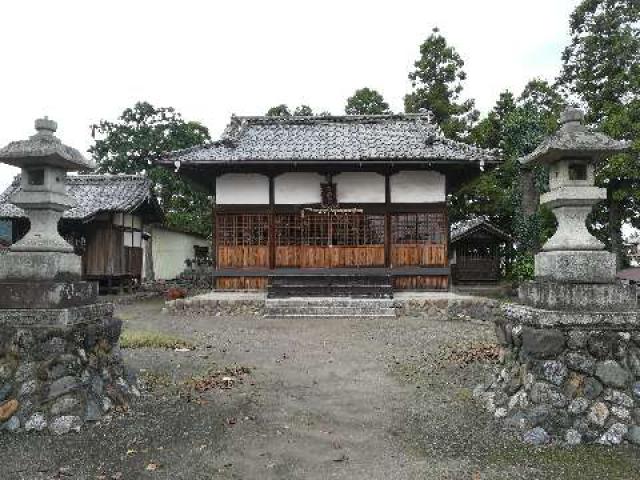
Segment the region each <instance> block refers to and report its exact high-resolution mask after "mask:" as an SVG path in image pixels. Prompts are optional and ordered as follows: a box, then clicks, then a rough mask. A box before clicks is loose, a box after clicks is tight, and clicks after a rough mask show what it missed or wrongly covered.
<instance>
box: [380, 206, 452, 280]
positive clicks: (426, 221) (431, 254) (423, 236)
mask: <svg viewBox="0 0 640 480" xmlns="http://www.w3.org/2000/svg"><path fill="white" fill-rule="evenodd" d="M390 220H391V262H390V263H391V267H392V268H394V267H446V266H447V265H448V254H447V239H448V235H447V229H448V225H447V218H446V214H445V212H428V213H394V214H392V215H391V216H390ZM394 285H395V286H396V287H397V288H410V289H435V290H443V289H446V288H447V287H448V275H435V276H405V277H397V278H395V279H394Z"/></svg>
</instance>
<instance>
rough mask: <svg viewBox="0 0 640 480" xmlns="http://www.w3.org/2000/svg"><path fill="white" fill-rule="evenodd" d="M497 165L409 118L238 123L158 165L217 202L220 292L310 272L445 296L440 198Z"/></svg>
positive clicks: (421, 119) (423, 119)
mask: <svg viewBox="0 0 640 480" xmlns="http://www.w3.org/2000/svg"><path fill="white" fill-rule="evenodd" d="M497 161H498V159H497V158H496V156H495V154H494V152H492V151H487V150H483V149H480V148H477V147H473V146H470V145H467V144H464V143H459V142H455V141H452V140H448V139H446V138H444V137H443V136H442V134H441V133H440V131H439V130H438V129H437V128H436V127H435V126H434V125H432V124H431V123H430V121H429V117H428V116H426V115H409V114H405V115H375V116H326V117H235V116H234V117H232V119H231V123H230V124H229V126H228V127H227V128H226V130H225V132H224V134H223V137H222V139H221V140H219V141H216V142H213V143H211V144H207V145H203V146H200V147H195V148H190V149H187V150H182V151H177V152H172V153H170V154H168V155H167V156H165V157H164V158H162V159H161V160H160V161H159V162H158V163H160V164H161V165H165V166H167V167H169V168H174V169H176V171H177V172H178V173H179V174H180V175H182V176H184V177H186V178H188V179H190V180H192V181H194V182H195V183H197V184H199V185H201V186H202V187H204V188H206V189H207V190H208V191H209V192H210V194H211V196H212V199H213V222H214V229H213V231H214V235H213V252H215V259H214V263H215V276H216V286H217V287H218V288H225V289H246V288H265V287H266V286H267V283H268V279H269V278H270V277H273V276H276V275H297V274H305V273H314V272H315V274H317V273H321V274H322V275H323V276H331V275H345V274H350V275H358V274H373V273H375V274H378V275H386V276H388V277H389V278H390V279H391V280H392V283H393V286H394V287H395V288H412V289H413V288H415V289H431V290H444V289H447V288H448V284H449V274H450V270H449V261H448V258H449V255H448V251H447V250H448V242H449V221H448V217H447V208H446V197H447V193H448V192H450V191H452V189H455V188H456V187H458V186H459V185H460V184H461V183H463V182H465V181H468V180H469V179H470V178H472V177H473V176H475V175H477V174H478V173H479V172H480V171H481V169H482V168H484V166H485V165H488V164H493V163H496V162H497ZM319 269H321V270H319Z"/></svg>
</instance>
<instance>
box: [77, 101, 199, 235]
mask: <svg viewBox="0 0 640 480" xmlns="http://www.w3.org/2000/svg"><path fill="white" fill-rule="evenodd" d="M91 128H92V132H93V137H94V139H95V140H94V141H95V143H94V144H93V145H92V146H91V147H90V148H89V152H90V153H91V155H92V156H93V158H94V159H95V161H96V164H97V167H98V168H97V169H98V172H101V173H127V174H135V173H141V172H147V175H148V177H149V178H150V179H151V181H152V182H153V185H154V190H155V193H156V195H157V197H158V200H159V202H160V204H161V206H162V208H163V210H164V212H165V216H166V222H167V224H168V225H169V226H172V227H176V228H179V229H181V230H186V231H190V232H194V233H200V234H202V235H208V234H210V233H211V218H210V217H211V209H210V205H209V201H208V199H207V196H206V194H205V193H203V192H199V191H196V190H194V189H193V187H192V186H191V185H189V184H187V183H186V182H185V181H184V180H183V179H182V178H180V177H179V176H178V175H176V174H175V173H174V172H171V171H168V170H166V169H165V168H162V167H158V166H154V165H152V164H151V162H152V161H153V160H155V159H157V158H159V157H160V156H161V155H162V154H163V153H165V152H168V151H172V150H179V149H182V148H188V147H192V146H195V145H201V144H203V143H206V142H208V141H209V140H210V138H209V131H208V130H207V128H206V127H204V126H203V125H201V124H199V123H197V122H186V121H185V120H183V118H182V116H181V115H180V114H179V113H177V112H176V111H175V110H174V109H173V108H171V107H160V108H156V107H154V106H153V105H151V104H150V103H147V102H138V103H136V104H135V105H134V106H133V107H132V108H127V109H126V110H124V111H123V112H122V114H121V115H120V116H119V117H118V119H117V120H115V121H109V120H101V121H100V122H99V123H98V124H95V125H92V127H91Z"/></svg>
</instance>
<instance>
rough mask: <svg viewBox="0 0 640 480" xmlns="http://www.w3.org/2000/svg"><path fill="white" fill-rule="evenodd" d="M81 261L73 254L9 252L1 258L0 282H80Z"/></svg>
mask: <svg viewBox="0 0 640 480" xmlns="http://www.w3.org/2000/svg"><path fill="white" fill-rule="evenodd" d="M81 261H82V260H81V258H80V257H79V256H78V255H75V254H73V253H56V252H11V251H9V252H7V253H5V254H4V255H2V256H1V257H0V281H5V282H11V281H16V282H25V281H36V282H39V281H58V282H69V281H71V282H73V281H79V280H80V275H81V273H82V264H81Z"/></svg>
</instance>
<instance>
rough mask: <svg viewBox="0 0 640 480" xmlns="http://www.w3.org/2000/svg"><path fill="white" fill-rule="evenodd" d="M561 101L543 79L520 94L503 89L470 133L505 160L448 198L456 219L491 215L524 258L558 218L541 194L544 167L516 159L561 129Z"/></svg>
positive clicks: (543, 185)
mask: <svg viewBox="0 0 640 480" xmlns="http://www.w3.org/2000/svg"><path fill="white" fill-rule="evenodd" d="M562 104H563V100H562V97H561V95H560V94H559V93H558V92H557V91H556V90H555V89H554V87H553V86H551V85H549V83H548V82H545V81H542V80H532V81H531V82H529V83H528V84H527V85H526V86H525V88H524V90H523V91H522V93H521V94H520V95H519V96H518V97H517V99H516V98H515V97H514V95H513V94H512V93H511V92H508V91H505V92H502V93H501V94H500V98H499V99H498V101H497V102H496V105H495V106H494V108H493V109H492V110H491V111H490V112H489V114H488V115H487V117H486V118H484V119H483V120H482V121H480V122H479V123H478V124H477V125H476V126H475V127H474V129H473V130H472V131H471V133H470V135H469V138H470V139H471V140H472V141H474V142H475V143H477V144H478V145H480V146H482V147H485V148H501V149H502V153H503V157H504V162H503V163H502V164H501V165H499V166H498V167H496V168H495V169H493V170H491V171H489V172H485V173H484V174H482V175H480V177H478V178H477V179H475V180H474V181H472V182H471V183H470V184H468V185H466V186H464V187H463V188H462V189H460V190H459V191H458V192H456V193H455V194H454V195H452V197H451V199H450V203H451V211H450V216H451V218H452V220H457V219H462V218H468V217H473V216H482V217H486V218H488V219H489V220H490V221H492V222H493V223H495V224H496V225H498V226H500V227H501V228H502V229H504V230H505V231H507V232H509V233H510V234H511V235H512V236H513V237H514V238H515V239H516V240H517V241H518V247H519V257H522V259H523V260H524V263H527V262H528V261H529V260H530V258H531V254H532V253H535V252H536V251H537V250H538V249H539V247H540V245H541V243H542V242H543V241H544V240H545V239H546V238H548V237H549V236H550V235H551V234H552V233H553V229H554V228H555V220H554V218H553V215H552V214H551V212H550V211H549V210H547V209H544V208H540V206H539V195H540V193H541V192H542V191H544V190H545V189H546V186H547V181H546V175H545V173H544V169H542V168H537V169H534V170H529V169H526V168H524V167H523V166H522V165H520V163H519V161H518V159H519V158H520V157H522V156H524V155H527V154H528V153H531V152H532V151H533V150H534V149H535V148H536V147H537V146H538V144H539V143H540V141H541V140H542V139H543V138H544V137H545V136H547V135H549V134H551V133H552V132H553V131H554V130H555V129H556V128H557V119H558V117H559V114H560V111H561V110H562Z"/></svg>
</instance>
